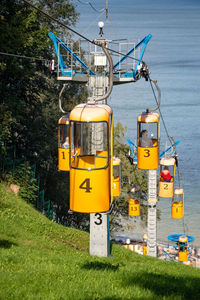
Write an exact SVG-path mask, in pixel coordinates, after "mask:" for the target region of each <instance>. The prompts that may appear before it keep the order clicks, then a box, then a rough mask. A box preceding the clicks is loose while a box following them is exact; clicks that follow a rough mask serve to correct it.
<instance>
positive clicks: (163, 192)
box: [158, 157, 176, 198]
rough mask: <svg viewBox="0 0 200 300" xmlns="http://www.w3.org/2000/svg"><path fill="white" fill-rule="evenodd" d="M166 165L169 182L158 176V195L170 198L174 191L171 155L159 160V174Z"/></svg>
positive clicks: (173, 167)
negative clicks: (168, 172)
mask: <svg viewBox="0 0 200 300" xmlns="http://www.w3.org/2000/svg"><path fill="white" fill-rule="evenodd" d="M164 167H168V169H169V171H170V174H171V182H166V181H163V178H162V177H161V176H159V192H158V195H159V197H163V198H172V197H173V193H174V178H175V169H176V168H175V159H174V158H173V157H165V158H162V159H161V160H160V175H161V173H162V171H163V169H164Z"/></svg>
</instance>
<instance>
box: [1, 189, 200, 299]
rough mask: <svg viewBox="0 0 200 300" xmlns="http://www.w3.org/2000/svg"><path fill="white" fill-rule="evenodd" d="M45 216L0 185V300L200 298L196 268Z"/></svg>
mask: <svg viewBox="0 0 200 300" xmlns="http://www.w3.org/2000/svg"><path fill="white" fill-rule="evenodd" d="M88 251H89V235H88V234H87V233H85V232H82V231H78V230H75V229H71V228H66V227H63V226H61V225H58V224H55V223H54V222H51V221H49V220H48V219H46V218H45V217H44V216H43V215H42V214H40V213H39V212H37V211H36V210H35V209H34V208H32V207H31V206H30V205H28V204H26V203H25V202H24V201H22V200H21V199H20V198H19V197H16V196H15V195H13V194H11V193H10V192H8V190H7V189H6V188H5V187H4V186H3V185H1V184H0V299H3V300H7V299H42V300H44V299H200V270H198V269H195V268H192V267H188V266H184V265H182V264H178V263H169V262H162V261H160V260H158V259H155V258H150V257H143V256H140V255H138V254H136V253H133V252H131V251H129V250H126V249H124V248H122V247H120V246H117V245H113V247H112V257H109V258H98V257H90V256H89V254H88Z"/></svg>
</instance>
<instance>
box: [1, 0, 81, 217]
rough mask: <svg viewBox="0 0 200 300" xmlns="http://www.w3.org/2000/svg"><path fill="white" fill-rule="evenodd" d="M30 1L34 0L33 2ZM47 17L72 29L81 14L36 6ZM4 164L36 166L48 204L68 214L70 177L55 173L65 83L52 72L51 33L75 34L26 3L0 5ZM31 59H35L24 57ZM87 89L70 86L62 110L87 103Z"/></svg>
mask: <svg viewBox="0 0 200 300" xmlns="http://www.w3.org/2000/svg"><path fill="white" fill-rule="evenodd" d="M30 2H31V0H30ZM32 3H34V5H37V6H38V7H39V8H40V9H42V10H45V11H46V12H47V13H48V14H49V15H52V16H53V17H54V18H58V19H59V20H61V21H62V22H64V23H65V24H67V25H69V26H70V25H74V24H75V22H76V20H77V18H78V14H77V13H76V11H75V8H74V5H73V3H72V2H71V1H69V0H66V1H63V0H58V1H52V0H44V1H43V0H40V1H39V0H38V1H32ZM0 28H1V31H0V40H1V44H0V52H2V53H9V54H14V55H19V56H22V57H21V58H20V57H17V56H8V55H2V54H1V55H0V93H1V100H0V155H1V157H0V160H1V163H2V162H5V161H8V160H9V159H13V158H15V159H17V158H24V159H26V160H27V161H29V162H30V164H32V163H36V164H37V173H38V174H37V175H38V176H39V177H40V188H41V189H44V191H45V198H46V200H50V201H51V203H52V206H55V207H56V210H57V212H58V213H59V214H61V212H60V210H61V207H62V210H63V211H62V214H66V213H67V210H68V203H67V202H68V200H67V199H68V196H69V191H68V186H67V184H68V182H67V179H68V178H67V175H66V172H65V174H61V173H59V172H58V170H57V124H58V119H59V118H60V117H61V114H60V112H59V109H58V95H59V92H60V90H61V88H62V83H59V82H58V81H57V79H56V73H51V72H49V70H48V60H51V59H52V58H54V53H55V50H54V47H53V43H52V41H51V39H50V38H49V37H48V33H49V32H50V31H53V32H54V33H56V34H57V33H59V35H62V37H63V38H64V39H66V37H67V38H71V34H70V33H69V32H67V31H66V30H65V29H63V28H62V27H60V26H58V25H57V24H55V23H54V22H52V21H51V20H49V19H47V18H46V17H44V16H43V15H42V14H40V13H39V12H38V11H37V10H34V9H32V8H31V7H30V6H28V5H27V4H25V2H23V1H17V0H2V1H1V2H0ZM24 56H26V57H29V58H30V57H31V58H32V59H27V58H24ZM85 98H86V89H85V87H84V86H80V85H77V84H73V83H70V84H68V88H67V90H66V91H65V93H64V94H63V99H64V100H63V101H64V102H65V105H64V108H65V110H66V111H70V110H71V109H72V108H73V107H74V106H75V105H76V104H78V103H80V102H84V101H85Z"/></svg>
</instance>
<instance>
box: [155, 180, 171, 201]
mask: <svg viewBox="0 0 200 300" xmlns="http://www.w3.org/2000/svg"><path fill="white" fill-rule="evenodd" d="M173 188H174V182H164V181H159V197H163V198H172V197H173V192H174V191H173Z"/></svg>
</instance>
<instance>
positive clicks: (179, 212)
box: [172, 201, 183, 219]
mask: <svg viewBox="0 0 200 300" xmlns="http://www.w3.org/2000/svg"><path fill="white" fill-rule="evenodd" d="M172 218H173V219H182V218H183V202H182V201H180V202H173V203H172Z"/></svg>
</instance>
